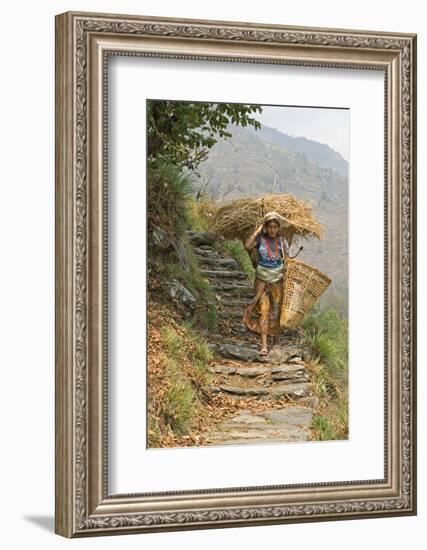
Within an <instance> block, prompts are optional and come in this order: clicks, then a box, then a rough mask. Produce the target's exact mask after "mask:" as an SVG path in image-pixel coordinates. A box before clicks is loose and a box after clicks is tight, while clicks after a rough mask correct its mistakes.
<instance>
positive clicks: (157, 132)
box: [147, 100, 262, 170]
mask: <svg viewBox="0 0 427 550" xmlns="http://www.w3.org/2000/svg"><path fill="white" fill-rule="evenodd" d="M254 112H262V107H261V106H260V105H244V104H240V103H202V102H199V103H191V102H187V101H163V100H148V101H147V126H148V158H149V159H151V160H153V161H155V162H157V161H158V160H167V161H168V162H171V163H172V164H174V165H176V166H177V167H179V168H182V167H187V168H190V169H192V170H194V169H196V168H197V166H198V165H199V164H200V162H202V161H203V160H205V159H206V158H207V155H208V152H209V149H210V148H211V147H212V146H213V145H214V144H215V143H216V142H217V136H218V137H220V138H228V137H231V134H230V133H229V132H228V131H227V130H226V128H227V126H228V124H230V123H232V124H236V125H239V124H240V125H241V126H248V125H251V126H253V127H254V128H256V129H258V128H260V127H261V124H260V122H259V121H258V120H256V119H255V118H253V117H250V116H249V115H250V114H251V113H254Z"/></svg>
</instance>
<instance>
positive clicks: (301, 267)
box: [280, 258, 331, 328]
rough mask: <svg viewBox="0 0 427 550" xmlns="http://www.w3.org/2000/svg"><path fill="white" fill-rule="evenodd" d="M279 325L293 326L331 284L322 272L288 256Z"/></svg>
mask: <svg viewBox="0 0 427 550" xmlns="http://www.w3.org/2000/svg"><path fill="white" fill-rule="evenodd" d="M286 263H287V266H286V273H285V279H284V285H285V288H284V296H283V303H282V310H281V315H280V325H281V326H282V327H284V328H295V327H297V326H298V325H299V323H300V322H301V320H302V318H303V317H304V315H305V314H306V313H307V312H308V311H309V310H310V309H311V308H312V307H313V306H314V304H315V303H316V301H317V300H318V299H319V298H320V296H321V295H322V294H323V293H324V292H325V290H326V289H327V288H328V286H329V285H330V284H331V279H330V278H329V277H327V276H326V275H325V274H324V273H322V272H321V271H319V270H318V269H316V268H315V267H312V266H311V265H307V264H305V263H303V262H299V261H298V260H293V259H290V258H288V259H287V262H286Z"/></svg>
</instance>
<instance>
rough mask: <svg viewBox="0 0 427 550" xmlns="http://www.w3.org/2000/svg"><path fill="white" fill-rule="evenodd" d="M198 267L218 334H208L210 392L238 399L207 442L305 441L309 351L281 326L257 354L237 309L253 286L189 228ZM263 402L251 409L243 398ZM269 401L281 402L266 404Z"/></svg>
mask: <svg viewBox="0 0 427 550" xmlns="http://www.w3.org/2000/svg"><path fill="white" fill-rule="evenodd" d="M189 238H190V242H192V243H193V247H194V253H195V254H196V256H197V258H198V260H199V263H200V265H201V268H202V274H203V275H204V277H205V278H206V279H207V280H208V281H209V283H210V284H211V286H212V288H213V290H214V294H215V306H216V309H217V313H218V321H219V322H218V325H219V328H218V334H212V335H210V338H209V339H210V341H211V343H210V347H211V349H212V351H213V352H214V357H215V363H214V365H213V366H212V367H211V373H212V375H213V380H214V381H213V383H212V386H211V388H210V390H211V392H212V393H213V394H225V395H228V396H230V397H232V398H234V399H236V400H239V404H240V403H241V407H239V413H238V414H237V415H235V416H233V417H231V418H229V419H227V420H225V421H223V422H221V423H220V424H219V425H218V426H216V428H215V429H214V430H213V431H212V432H211V433H210V434H209V435H208V437H207V444H211V445H222V444H243V443H245V444H247V443H251V444H252V443H264V444H265V443H274V442H282V443H283V442H295V441H307V440H308V439H309V437H310V426H311V422H312V416H313V407H314V404H315V398H314V397H313V395H312V387H311V383H310V371H309V369H308V368H307V366H306V361H307V360H309V350H307V348H306V347H305V345H304V342H303V341H302V338H301V336H300V334H299V332H298V331H297V330H286V331H284V332H283V334H282V335H281V336H280V337H279V338H278V340H277V342H276V345H275V346H274V348H273V349H270V351H269V353H268V355H266V356H262V355H260V354H259V336H258V335H256V334H253V333H252V332H250V331H248V330H247V329H246V327H245V326H244V325H243V323H242V317H243V312H244V309H245V307H246V306H247V304H248V303H249V302H250V301H251V299H252V296H253V286H252V283H251V282H250V281H249V279H248V277H247V275H246V273H245V272H243V271H241V270H240V268H239V265H238V264H237V262H236V261H235V260H234V259H232V258H226V257H224V256H223V255H222V254H221V253H220V252H218V251H217V250H216V249H215V246H214V244H215V237H214V236H213V235H212V234H210V233H189ZM254 399H256V400H257V401H260V402H265V405H266V406H265V408H262V410H261V411H258V410H257V412H256V413H254V412H251V410H249V409H250V408H249V407H248V406H247V405H246V403H248V400H254ZM272 401H274V402H277V403H279V402H280V404H283V406H281V407H280V408H276V407H274V408H273V407H272V406H271V404H272Z"/></svg>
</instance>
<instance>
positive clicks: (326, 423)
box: [302, 308, 348, 440]
mask: <svg viewBox="0 0 427 550" xmlns="http://www.w3.org/2000/svg"><path fill="white" fill-rule="evenodd" d="M302 327H303V329H304V336H305V339H306V341H307V342H308V344H309V345H310V347H311V349H312V351H313V353H314V355H315V358H316V359H315V361H316V363H317V368H316V370H315V373H314V380H313V383H314V387H315V393H316V394H317V396H318V398H319V399H320V401H321V403H322V405H323V408H324V411H325V412H324V414H322V415H317V416H315V417H314V418H313V425H312V428H313V431H314V434H315V439H320V440H331V439H343V438H345V437H346V434H347V432H348V322H347V320H346V319H342V318H341V317H340V316H339V315H338V313H337V312H336V311H335V310H331V309H329V310H320V309H318V308H315V309H314V310H312V311H311V313H309V314H308V315H306V317H305V318H304V320H303V322H302Z"/></svg>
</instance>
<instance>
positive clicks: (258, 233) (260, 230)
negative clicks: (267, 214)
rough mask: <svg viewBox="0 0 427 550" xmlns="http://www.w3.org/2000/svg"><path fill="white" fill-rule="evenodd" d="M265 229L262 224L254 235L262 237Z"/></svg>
mask: <svg viewBox="0 0 427 550" xmlns="http://www.w3.org/2000/svg"><path fill="white" fill-rule="evenodd" d="M263 227H264V226H263V224H261V225H260V226H259V227H258V228H257V229H256V231H255V233H254V235H256V236H258V235H260V234H261V232H262V228H263Z"/></svg>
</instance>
